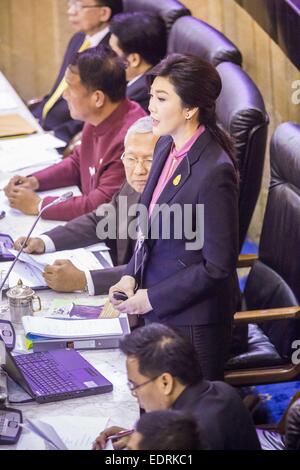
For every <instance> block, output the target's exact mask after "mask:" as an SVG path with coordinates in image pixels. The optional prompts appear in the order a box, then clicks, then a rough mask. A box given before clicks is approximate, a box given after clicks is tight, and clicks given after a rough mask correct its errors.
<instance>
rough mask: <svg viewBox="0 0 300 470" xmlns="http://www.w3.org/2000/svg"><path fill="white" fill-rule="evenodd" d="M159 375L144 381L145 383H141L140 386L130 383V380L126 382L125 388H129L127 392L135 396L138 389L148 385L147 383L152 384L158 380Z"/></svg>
mask: <svg viewBox="0 0 300 470" xmlns="http://www.w3.org/2000/svg"><path fill="white" fill-rule="evenodd" d="M158 377H159V375H157V376H156V377H153V378H152V379H149V380H146V382H143V383H141V384H135V383H133V382H131V381H130V380H129V381H128V382H127V386H128V388H129V390H130V391H131V393H132V395H135V394H136V390H137V389H138V388H140V387H143V386H144V385H148V384H149V383H151V382H154V380H156V379H158Z"/></svg>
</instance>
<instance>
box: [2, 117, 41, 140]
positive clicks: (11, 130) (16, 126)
mask: <svg viewBox="0 0 300 470" xmlns="http://www.w3.org/2000/svg"><path fill="white" fill-rule="evenodd" d="M36 132H37V130H36V128H34V127H33V126H32V125H31V124H29V122H28V121H26V119H24V118H23V117H22V116H20V115H19V114H4V115H3V116H0V138H4V137H15V136H20V135H30V134H35V133H36Z"/></svg>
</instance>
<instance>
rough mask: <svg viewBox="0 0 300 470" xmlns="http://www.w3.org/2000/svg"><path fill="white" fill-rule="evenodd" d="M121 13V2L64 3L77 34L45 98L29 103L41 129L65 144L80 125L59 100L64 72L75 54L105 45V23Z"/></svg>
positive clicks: (118, 0)
mask: <svg viewBox="0 0 300 470" xmlns="http://www.w3.org/2000/svg"><path fill="white" fill-rule="evenodd" d="M121 11H122V0H92V1H91V0H81V1H80V0H79V1H77V0H70V1H69V2H68V16H69V21H70V23H71V25H72V26H73V27H74V29H75V30H76V31H77V32H76V34H75V35H74V36H73V37H72V38H71V40H70V42H69V44H68V47H67V50H66V52H65V56H64V60H63V63H62V65H61V68H60V71H59V74H58V76H57V78H56V80H55V83H54V85H53V87H52V89H51V90H50V92H49V93H48V95H46V96H45V97H44V98H42V99H41V100H34V101H32V102H29V106H30V110H31V112H32V113H33V114H34V116H35V117H36V118H38V120H39V122H40V124H41V126H42V127H43V128H44V129H45V130H46V131H51V130H52V131H54V133H55V135H56V136H57V137H59V138H60V139H62V140H64V141H65V142H67V143H68V142H69V141H70V140H71V139H72V137H73V136H74V135H76V134H77V133H78V132H80V131H81V130H82V127H83V122H82V121H79V120H73V119H72V117H71V115H70V111H69V109H68V106H67V103H66V102H65V100H64V99H63V92H64V85H65V82H64V76H65V73H66V70H67V68H68V66H69V65H70V64H71V63H72V62H73V60H74V58H75V55H76V54H77V52H82V51H84V50H86V49H88V48H89V47H96V46H98V45H99V44H100V43H101V44H108V40H109V37H110V34H109V21H110V19H111V18H112V17H113V16H114V15H115V14H117V13H120V12H121Z"/></svg>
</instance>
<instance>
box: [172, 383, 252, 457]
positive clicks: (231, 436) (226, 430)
mask: <svg viewBox="0 0 300 470" xmlns="http://www.w3.org/2000/svg"><path fill="white" fill-rule="evenodd" d="M172 408H173V409H174V410H179V411H183V412H185V413H190V414H192V415H193V416H194V418H195V419H196V421H197V422H198V426H199V429H200V431H202V435H203V439H204V440H205V442H206V443H207V444H208V447H209V449H211V450H260V444H259V441H258V437H257V435H256V431H255V427H254V425H253V421H252V418H251V416H250V413H249V412H248V410H247V409H246V407H245V405H244V404H243V402H242V400H241V398H240V396H239V395H238V393H237V392H236V391H235V390H234V389H233V388H232V387H230V385H227V384H225V383H224V382H208V381H203V382H200V383H199V384H196V385H193V386H190V387H187V388H186V389H185V390H184V391H183V392H182V394H181V395H180V396H179V397H178V398H177V400H176V401H175V403H173V405H172Z"/></svg>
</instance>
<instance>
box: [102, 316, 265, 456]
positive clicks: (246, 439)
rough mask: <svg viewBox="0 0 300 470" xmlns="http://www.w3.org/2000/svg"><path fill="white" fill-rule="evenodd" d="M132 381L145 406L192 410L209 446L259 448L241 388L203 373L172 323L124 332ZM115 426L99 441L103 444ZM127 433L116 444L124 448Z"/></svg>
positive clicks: (124, 351)
mask: <svg viewBox="0 0 300 470" xmlns="http://www.w3.org/2000/svg"><path fill="white" fill-rule="evenodd" d="M120 349H121V351H122V352H123V353H124V354H125V355H126V368H127V377H128V386H129V388H130V390H131V393H132V394H133V395H134V396H135V397H136V398H137V400H138V403H139V405H140V407H141V408H143V409H145V410H146V412H150V411H159V410H166V409H173V410H178V411H182V412H184V413H189V414H191V415H192V416H193V417H194V418H195V419H196V421H197V424H198V427H199V430H200V432H201V433H202V436H203V438H204V439H205V441H206V442H207V445H208V447H209V449H211V450H259V449H260V446H259V442H258V438H257V435H256V432H255V427H254V425H253V423H252V419H251V416H250V414H249V412H248V410H247V409H246V407H245V406H244V404H243V402H242V400H241V398H240V397H239V395H238V393H237V392H236V391H235V390H234V389H233V388H232V387H230V385H227V384H225V383H224V382H209V381H206V380H204V379H203V376H202V371H201V366H200V364H199V361H198V357H197V354H196V351H195V349H194V346H193V345H192V343H191V342H190V341H189V340H188V339H186V338H185V337H182V336H180V335H179V334H178V333H176V332H175V331H174V330H172V329H171V328H169V327H167V326H165V325H162V324H157V323H152V324H150V325H147V326H145V327H142V328H138V329H136V330H135V331H133V332H132V333H131V334H130V335H126V336H125V338H123V339H122V341H121V343H120ZM121 430H122V428H118V427H116V426H114V427H111V428H108V429H106V430H104V431H103V432H102V433H101V434H100V436H99V437H98V438H97V439H96V441H95V446H94V447H95V448H96V449H102V448H104V446H105V443H106V440H107V438H108V437H109V436H111V435H112V434H116V433H117V432H120V431H121ZM127 443H128V438H127V439H126V438H125V437H123V438H122V440H121V439H120V440H119V441H117V442H116V443H115V444H114V446H115V448H124V447H125V446H126V445H127Z"/></svg>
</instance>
